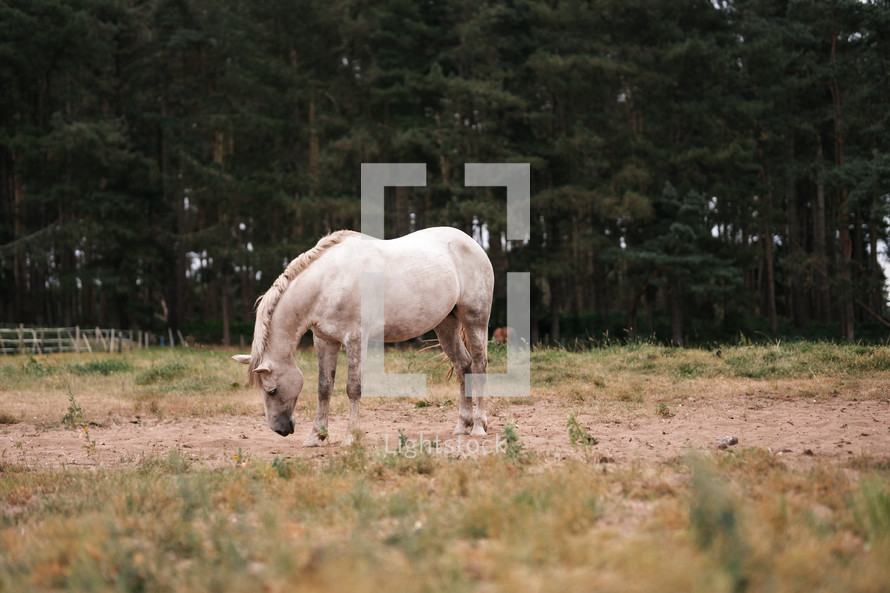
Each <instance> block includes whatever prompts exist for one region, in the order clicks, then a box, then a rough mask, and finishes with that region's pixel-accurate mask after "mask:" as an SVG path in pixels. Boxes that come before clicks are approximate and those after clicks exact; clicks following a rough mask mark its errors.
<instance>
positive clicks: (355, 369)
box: [343, 340, 362, 447]
mask: <svg viewBox="0 0 890 593" xmlns="http://www.w3.org/2000/svg"><path fill="white" fill-rule="evenodd" d="M346 362H347V366H348V371H347V376H346V395H347V396H348V397H349V429H348V430H347V432H346V438H345V439H343V446H344V447H348V446H349V445H351V444H352V443H353V442H354V441H355V440H356V439H358V438H361V436H362V429H361V426H360V425H359V420H358V404H359V402H360V401H361V399H362V343H361V340H353V341H352V342H347V344H346Z"/></svg>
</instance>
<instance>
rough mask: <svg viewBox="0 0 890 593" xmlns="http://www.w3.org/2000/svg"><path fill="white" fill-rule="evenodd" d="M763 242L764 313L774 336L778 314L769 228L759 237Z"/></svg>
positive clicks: (771, 236) (771, 238) (776, 329)
mask: <svg viewBox="0 0 890 593" xmlns="http://www.w3.org/2000/svg"><path fill="white" fill-rule="evenodd" d="M761 238H762V240H763V263H764V267H765V269H766V279H765V280H764V283H765V286H764V294H765V296H766V313H767V317H768V318H769V330H770V331H771V332H772V333H773V334H775V333H776V332H777V331H778V329H779V320H778V314H777V311H776V273H775V264H774V263H773V235H772V231H771V230H770V228H769V226H767V228H766V230H765V231H764V232H763V234H762V235H761Z"/></svg>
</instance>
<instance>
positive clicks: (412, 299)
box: [383, 277, 460, 342]
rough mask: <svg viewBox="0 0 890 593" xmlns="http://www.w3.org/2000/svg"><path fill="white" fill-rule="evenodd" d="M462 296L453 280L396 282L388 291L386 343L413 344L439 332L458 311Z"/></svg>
mask: <svg viewBox="0 0 890 593" xmlns="http://www.w3.org/2000/svg"><path fill="white" fill-rule="evenodd" d="M459 296H460V291H459V287H458V286H457V282H456V280H455V279H454V278H453V277H450V278H448V277H446V278H440V279H439V281H438V282H436V283H434V282H432V281H431V280H426V281H422V280H418V281H408V282H405V281H401V282H399V281H395V282H392V283H388V284H387V285H386V286H385V289H384V300H383V303H384V319H383V322H384V325H383V327H384V329H383V339H384V340H385V341H387V342H401V341H404V340H410V339H411V338H416V337H417V336H420V335H423V334H425V333H426V332H428V331H430V330H432V329H433V328H435V327H436V326H437V325H439V323H441V322H442V320H443V319H445V317H447V316H448V314H449V313H451V312H452V311H453V310H454V307H455V305H456V304H457V301H458V298H459Z"/></svg>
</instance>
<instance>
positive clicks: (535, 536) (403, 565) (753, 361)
mask: <svg viewBox="0 0 890 593" xmlns="http://www.w3.org/2000/svg"><path fill="white" fill-rule="evenodd" d="M231 354H233V352H222V351H213V350H204V349H192V350H179V349H178V350H171V349H155V350H147V351H139V352H133V353H125V354H118V355H87V354H81V355H54V356H51V357H45V356H35V357H29V356H19V357H6V358H0V592H7V591H9V592H12V591H67V590H71V591H227V592H228V591H235V592H237V591H259V590H262V591H289V590H299V591H319V592H321V591H327V592H330V591H355V592H359V593H360V592H363V591H381V590H385V591H393V592H395V591H399V592H402V591H484V592H488V591H492V592H495V591H522V592H526V591H559V592H565V591H596V590H606V591H659V593H664V592H669V591H706V592H708V593H714V592H721V591H727V592H738V591H783V592H784V591H806V592H808V593H809V592H813V591H887V590H888V586H890V585H888V584H890V349H888V348H886V347H872V346H862V345H849V346H838V345H832V344H809V343H789V344H784V343H774V344H768V345H740V346H727V347H723V348H722V350H721V352H720V353H719V354H720V355H719V356H718V355H717V353H716V352H712V351H706V350H697V349H669V348H663V347H659V346H656V345H651V344H631V345H622V346H607V347H602V348H596V349H593V350H589V351H584V352H568V351H565V350H557V349H540V350H534V351H533V352H532V371H531V372H532V394H531V397H528V398H519V397H517V398H492V399H491V400H489V420H490V423H491V425H490V427H489V436H488V437H485V438H475V439H468V438H467V437H463V438H461V439H457V438H455V437H452V436H451V429H452V428H453V426H454V423H455V421H456V419H457V405H456V403H455V401H454V400H455V399H456V398H455V394H456V384H455V383H454V381H453V379H451V380H449V379H448V378H447V377H446V376H445V368H444V367H436V364H437V361H435V360H429V359H430V356H431V354H430V353H429V352H424V353H418V352H415V351H410V350H401V351H393V352H389V353H387V368H388V370H389V371H390V372H411V373H428V374H429V375H430V380H429V384H428V391H427V396H426V397H425V398H424V399H397V398H365V399H364V400H363V402H362V424H363V429H364V430H365V432H366V435H365V437H364V438H363V439H362V440H361V441H360V442H358V443H357V444H354V445H352V446H350V447H343V446H341V445H340V442H341V441H342V439H343V437H344V436H345V430H346V417H347V399H346V395H345V392H344V387H343V385H342V383H343V381H342V379H339V378H345V375H346V373H345V361H344V360H341V366H340V368H339V369H338V373H337V376H338V385H337V389H336V391H335V394H334V400H333V403H332V414H331V424H330V426H329V427H328V428H329V437H330V438H329V441H330V444H329V445H328V446H326V447H323V448H317V449H304V448H301V447H300V443H301V442H302V440H303V438H305V436H306V435H308V433H309V430H310V427H311V423H312V420H313V418H314V414H315V377H314V374H315V369H316V367H315V361H314V357H313V354H312V352H310V351H306V352H303V351H300V352H298V354H297V359H298V364H299V365H300V367H301V368H302V369H303V371H304V373H305V376H306V385H305V387H304V391H303V394H302V395H301V397H300V401H299V403H298V405H297V409H296V412H295V416H296V418H297V431H296V434H294V435H293V436H291V437H289V438H286V439H285V438H282V437H280V436H278V435H277V434H274V433H273V432H272V431H270V430H269V429H268V428H267V427H266V426H265V423H264V418H263V416H262V404H261V402H260V400H259V396H258V394H256V393H255V392H254V390H253V389H249V388H247V387H246V386H245V376H244V368H245V367H243V366H241V365H238V364H236V363H234V362H232V361H230V360H229V358H228V357H229V356H230V355H231ZM504 358H505V356H504V352H503V350H502V349H500V347H499V346H497V345H495V344H492V346H491V360H492V365H491V367H492V368H491V370H492V372H503V369H504V364H505V362H504ZM727 436H733V437H736V438H737V440H738V442H737V443H735V444H731V445H728V446H726V447H725V448H720V447H718V442H719V441H720V440H721V439H722V438H724V437H727ZM436 445H438V448H437V446H436Z"/></svg>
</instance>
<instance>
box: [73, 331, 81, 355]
mask: <svg viewBox="0 0 890 593" xmlns="http://www.w3.org/2000/svg"><path fill="white" fill-rule="evenodd" d="M74 351H75V352H77V353H78V354H80V326H79V325H75V326H74Z"/></svg>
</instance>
